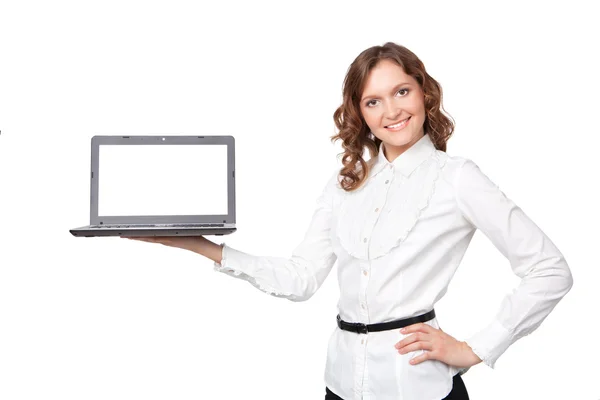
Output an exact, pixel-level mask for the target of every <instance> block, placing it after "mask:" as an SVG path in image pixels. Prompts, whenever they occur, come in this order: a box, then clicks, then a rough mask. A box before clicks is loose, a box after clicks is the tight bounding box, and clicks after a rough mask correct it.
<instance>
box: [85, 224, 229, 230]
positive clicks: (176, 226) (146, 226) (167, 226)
mask: <svg viewBox="0 0 600 400" xmlns="http://www.w3.org/2000/svg"><path fill="white" fill-rule="evenodd" d="M223 226H224V224H129V225H90V227H91V228H111V229H122V228H192V229H193V228H213V227H223Z"/></svg>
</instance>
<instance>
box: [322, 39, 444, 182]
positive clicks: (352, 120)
mask: <svg viewBox="0 0 600 400" xmlns="http://www.w3.org/2000/svg"><path fill="white" fill-rule="evenodd" d="M384 59H387V60H392V61H394V62H395V63H396V64H398V65H399V66H400V67H401V68H402V69H403V70H404V73H406V74H407V75H410V76H412V77H413V78H414V79H415V80H416V81H417V82H418V83H419V85H420V86H421V89H422V91H423V94H424V96H425V98H424V104H425V114H426V115H425V122H424V124H423V130H424V132H425V134H429V137H430V139H431V141H432V142H433V144H434V145H435V147H436V149H438V150H441V151H446V142H447V141H448V139H449V138H450V136H451V135H452V132H453V131H454V121H453V120H452V117H450V116H449V115H448V114H447V113H446V112H445V110H444V108H443V106H442V87H441V86H440V84H439V83H438V82H437V81H436V80H435V79H433V78H432V77H431V76H430V75H429V74H428V73H427V71H426V70H425V66H424V65H423V63H422V62H421V60H420V59H419V58H418V57H417V56H416V55H415V54H414V53H413V52H412V51H410V50H408V49H407V48H406V47H404V46H400V45H398V44H396V43H392V42H388V43H386V44H384V45H383V46H373V47H370V48H368V49H366V50H365V51H363V52H362V53H360V54H359V55H358V57H356V59H355V60H354V61H353V62H352V64H350V67H349V68H348V72H347V73H346V77H345V79H344V86H343V100H342V105H341V106H339V107H338V108H337V109H336V110H335V112H334V113H333V120H334V122H335V126H336V128H337V129H338V133H337V134H335V135H334V136H332V137H331V141H332V142H336V141H337V140H339V139H341V140H342V147H343V149H344V152H343V153H339V154H338V156H339V155H342V154H343V156H342V164H343V165H344V167H343V168H342V169H341V170H340V173H339V175H340V176H342V177H343V178H342V181H341V186H342V188H343V189H344V190H346V191H347V192H351V191H353V190H356V189H358V188H359V187H360V186H361V185H362V184H363V183H364V182H365V181H366V179H367V177H368V176H369V169H370V165H368V163H367V162H365V160H364V159H363V154H364V148H365V146H366V147H367V148H368V149H369V152H370V154H371V159H374V158H375V157H376V156H377V155H378V154H379V145H380V144H381V139H379V138H377V137H375V136H374V135H373V134H372V133H371V132H370V129H369V127H368V125H367V123H366V122H365V120H364V118H363V116H362V113H361V111H360V98H361V96H362V92H363V90H364V87H365V82H366V80H367V77H368V76H369V72H370V71H371V70H372V69H373V68H374V67H375V66H376V65H377V63H378V62H379V61H381V60H384ZM358 165H360V167H361V168H359V169H357V166H358Z"/></svg>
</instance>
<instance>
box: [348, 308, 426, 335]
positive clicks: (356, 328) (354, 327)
mask: <svg viewBox="0 0 600 400" xmlns="http://www.w3.org/2000/svg"><path fill="white" fill-rule="evenodd" d="M434 318H435V310H431V311H429V312H427V313H425V314H421V315H417V316H416V317H410V318H404V319H397V320H395V321H390V322H382V323H379V324H370V325H365V324H361V323H357V322H346V321H342V319H341V318H340V315H339V314H338V316H337V324H338V327H339V328H340V329H343V330H345V331H350V332H356V333H368V332H379V331H387V330H390V329H399V328H404V327H405V326H409V325H412V324H416V323H418V322H426V321H429V320H431V319H434Z"/></svg>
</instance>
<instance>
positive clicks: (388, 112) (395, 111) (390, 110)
mask: <svg viewBox="0 0 600 400" xmlns="http://www.w3.org/2000/svg"><path fill="white" fill-rule="evenodd" d="M401 113H402V109H401V108H400V107H399V106H398V105H397V104H394V102H393V101H388V102H387V103H386V107H385V117H386V118H387V119H389V120H391V121H395V120H396V118H398V116H399V115H400V114H401Z"/></svg>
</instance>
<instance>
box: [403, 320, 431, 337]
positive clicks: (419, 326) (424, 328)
mask: <svg viewBox="0 0 600 400" xmlns="http://www.w3.org/2000/svg"><path fill="white" fill-rule="evenodd" d="M434 330H436V329H435V328H434V327H432V326H430V325H427V324H425V323H423V322H419V323H416V324H412V325H409V326H406V327H404V328H402V329H400V333H402V334H404V335H406V334H407V333H411V332H419V331H420V332H426V333H431V332H433V331H434Z"/></svg>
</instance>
